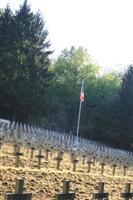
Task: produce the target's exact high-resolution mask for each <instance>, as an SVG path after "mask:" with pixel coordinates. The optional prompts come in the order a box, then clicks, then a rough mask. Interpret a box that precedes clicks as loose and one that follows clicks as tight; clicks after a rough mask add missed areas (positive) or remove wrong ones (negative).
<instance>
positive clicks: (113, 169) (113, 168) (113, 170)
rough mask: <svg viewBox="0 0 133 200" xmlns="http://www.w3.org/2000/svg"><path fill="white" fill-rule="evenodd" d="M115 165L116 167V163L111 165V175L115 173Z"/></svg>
mask: <svg viewBox="0 0 133 200" xmlns="http://www.w3.org/2000/svg"><path fill="white" fill-rule="evenodd" d="M116 167H117V165H115V164H114V165H113V166H112V175H113V176H114V175H115V171H116Z"/></svg>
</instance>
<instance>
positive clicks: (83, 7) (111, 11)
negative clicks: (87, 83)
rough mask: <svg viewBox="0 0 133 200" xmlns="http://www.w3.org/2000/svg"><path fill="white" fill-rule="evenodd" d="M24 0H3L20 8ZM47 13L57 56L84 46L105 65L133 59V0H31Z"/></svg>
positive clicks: (1, 0) (0, 3) (123, 63)
mask: <svg viewBox="0 0 133 200" xmlns="http://www.w3.org/2000/svg"><path fill="white" fill-rule="evenodd" d="M22 2H23V0H0V7H1V8H2V7H5V6H6V4H7V3H9V5H10V6H11V8H12V9H17V8H18V6H19V4H20V3H22ZM28 2H29V3H30V4H31V8H32V10H33V11H37V10H38V9H39V10H40V11H41V13H42V14H43V16H44V18H45V21H46V27H47V29H48V31H49V38H50V40H51V44H52V48H53V49H55V53H54V56H57V55H59V53H60V51H61V50H62V49H64V48H69V47H71V46H72V45H74V46H76V47H78V46H83V47H85V48H87V49H88V52H89V53H90V54H91V56H92V57H93V60H95V61H96V62H97V63H98V64H99V65H100V66H102V67H104V69H107V70H108V69H111V68H114V69H122V67H124V66H125V67H126V66H127V65H129V64H130V63H133V0H29V1H28Z"/></svg>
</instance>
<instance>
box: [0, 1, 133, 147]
mask: <svg viewBox="0 0 133 200" xmlns="http://www.w3.org/2000/svg"><path fill="white" fill-rule="evenodd" d="M47 36H48V30H47V29H46V28H45V21H44V20H43V17H42V15H41V13H40V12H37V13H33V12H32V11H31V8H30V6H29V4H28V3H27V0H25V1H24V3H23V4H22V5H20V7H19V9H18V10H16V11H15V13H13V12H12V10H11V8H10V7H9V6H7V7H6V8H5V9H0V117H1V118H6V119H10V120H17V121H21V122H23V123H25V122H28V123H31V124H38V125H40V126H46V127H48V128H52V129H55V130H59V131H64V132H68V133H71V134H75V133H76V128H77V120H78V109H79V95H80V87H81V81H82V80H84V83H85V84H84V85H85V88H84V90H85V101H84V103H83V104H82V113H81V123H80V136H82V137H85V138H88V139H92V140H97V141H99V142H104V143H107V144H109V145H112V146H114V147H119V148H126V149H130V150H132V148H133V66H132V65H130V66H129V67H128V69H127V71H126V72H125V73H124V74H119V73H116V72H110V73H109V72H108V73H106V74H101V73H100V67H99V66H98V64H96V63H94V62H93V61H92V58H91V56H90V55H89V54H88V52H87V50H86V49H85V48H83V47H78V48H75V47H73V46H72V47H70V48H69V49H64V50H62V52H61V53H60V55H59V56H58V57H57V58H56V59H54V60H52V59H51V55H52V53H53V50H52V49H51V44H50V41H48V39H47V38H48V37H47Z"/></svg>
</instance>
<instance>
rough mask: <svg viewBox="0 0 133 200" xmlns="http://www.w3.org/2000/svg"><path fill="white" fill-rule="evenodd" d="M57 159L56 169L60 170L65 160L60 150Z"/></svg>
mask: <svg viewBox="0 0 133 200" xmlns="http://www.w3.org/2000/svg"><path fill="white" fill-rule="evenodd" d="M55 160H56V161H57V164H56V169H57V170H60V163H61V161H62V160H63V154H62V153H61V152H59V153H58V155H57V157H56V158H55Z"/></svg>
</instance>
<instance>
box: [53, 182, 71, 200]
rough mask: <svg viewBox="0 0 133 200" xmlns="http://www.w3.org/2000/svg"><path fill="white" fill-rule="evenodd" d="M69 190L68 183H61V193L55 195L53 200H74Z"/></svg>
mask: <svg viewBox="0 0 133 200" xmlns="http://www.w3.org/2000/svg"><path fill="white" fill-rule="evenodd" d="M69 189H70V181H67V180H65V181H63V193H59V194H56V195H55V199H54V200H74V198H75V193H74V192H69Z"/></svg>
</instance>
